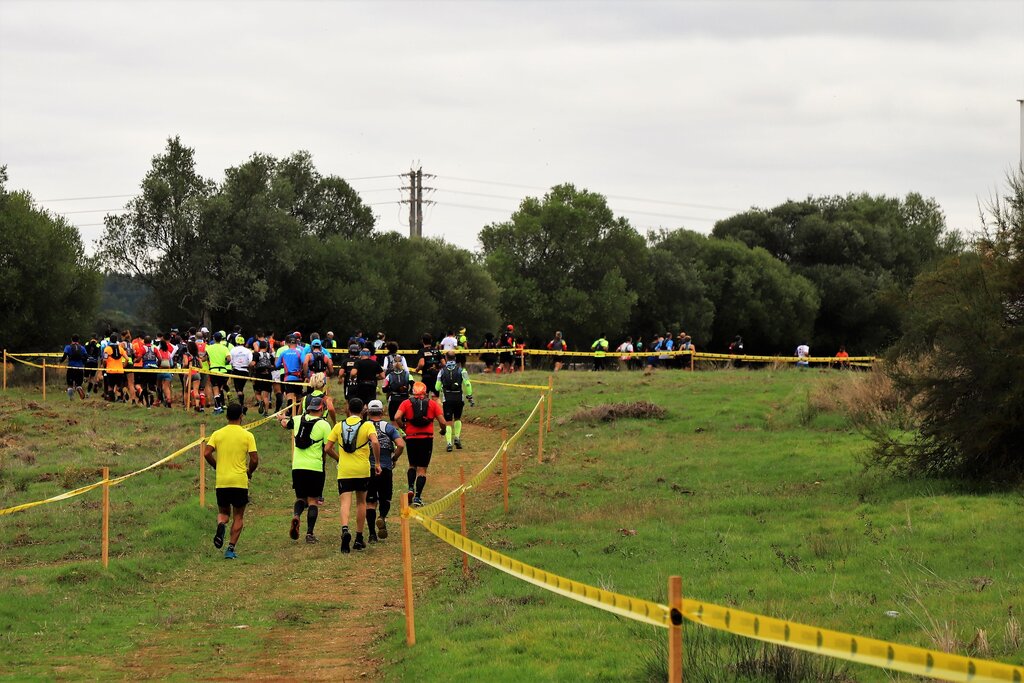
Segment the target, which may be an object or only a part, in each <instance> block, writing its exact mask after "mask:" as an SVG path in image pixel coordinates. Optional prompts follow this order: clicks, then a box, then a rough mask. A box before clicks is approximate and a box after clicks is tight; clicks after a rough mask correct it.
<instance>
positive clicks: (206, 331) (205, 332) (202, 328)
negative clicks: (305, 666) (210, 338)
mask: <svg viewBox="0 0 1024 683" xmlns="http://www.w3.org/2000/svg"><path fill="white" fill-rule="evenodd" d="M199 331H200V332H202V333H203V334H210V330H209V329H208V328H206V327H201V328H199Z"/></svg>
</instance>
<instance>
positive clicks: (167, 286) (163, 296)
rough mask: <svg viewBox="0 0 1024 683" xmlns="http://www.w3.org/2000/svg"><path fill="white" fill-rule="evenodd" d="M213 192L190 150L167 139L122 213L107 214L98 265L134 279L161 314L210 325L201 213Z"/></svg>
mask: <svg viewBox="0 0 1024 683" xmlns="http://www.w3.org/2000/svg"><path fill="white" fill-rule="evenodd" d="M213 191H214V184H213V182H212V181H210V180H207V179H206V178H203V177H201V176H200V175H199V174H198V173H197V172H196V164H195V151H194V150H193V149H192V148H190V147H186V146H184V145H183V144H182V143H181V139H180V138H179V137H174V138H169V139H168V140H167V147H166V149H165V151H164V153H163V154H159V155H157V156H155V157H153V163H152V167H151V168H150V170H149V171H148V172H147V173H146V176H145V178H143V180H142V185H141V193H140V195H139V196H137V197H135V198H133V199H132V200H130V201H129V202H128V204H127V205H126V211H125V212H124V213H122V214H117V215H113V214H111V215H107V216H106V217H105V218H104V219H103V223H104V229H103V235H102V237H101V238H100V240H99V242H98V244H97V245H96V246H97V251H96V256H97V259H98V260H99V263H100V264H101V265H102V266H103V267H105V268H106V269H107V270H109V271H110V272H113V273H119V274H123V275H130V276H134V277H136V278H137V279H138V280H139V281H140V282H142V283H143V284H145V285H146V286H148V287H149V288H150V289H151V290H152V291H153V292H154V293H155V294H156V296H157V298H158V302H159V303H160V304H161V309H162V316H161V317H162V318H163V319H164V320H166V319H168V316H171V315H173V316H175V317H174V318H172V319H174V320H178V319H180V318H179V317H177V316H178V315H179V314H180V313H182V312H183V313H185V314H186V315H188V316H189V317H190V318H192V319H201V320H203V321H204V322H205V323H206V324H209V323H210V314H211V310H212V309H211V308H209V307H208V306H207V305H206V303H205V302H204V301H203V298H202V296H201V294H202V293H203V292H207V291H211V290H212V289H214V288H215V287H216V286H217V281H216V279H215V277H214V276H213V275H212V274H211V273H210V269H209V259H210V257H211V255H212V254H211V249H212V248H213V247H214V245H213V243H212V242H211V241H210V240H209V239H208V235H207V234H206V233H205V232H204V230H203V224H202V217H203V211H204V209H205V208H206V203H207V201H209V199H210V197H211V195H212V194H213Z"/></svg>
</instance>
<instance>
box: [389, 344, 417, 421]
mask: <svg viewBox="0 0 1024 683" xmlns="http://www.w3.org/2000/svg"><path fill="white" fill-rule="evenodd" d="M411 389H412V379H411V378H410V377H409V371H408V370H407V369H406V367H405V361H404V360H403V359H402V357H401V356H396V358H395V360H394V362H392V363H391V366H390V368H389V370H388V373H387V375H386V376H385V377H384V386H383V390H384V394H385V395H386V396H387V397H388V419H390V420H392V421H393V420H394V419H395V413H397V412H398V406H400V405H402V403H403V402H404V401H405V400H406V399H408V398H409V391H410V390H411Z"/></svg>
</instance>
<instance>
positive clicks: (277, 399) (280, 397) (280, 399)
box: [274, 394, 284, 413]
mask: <svg viewBox="0 0 1024 683" xmlns="http://www.w3.org/2000/svg"><path fill="white" fill-rule="evenodd" d="M282 403H284V394H274V412H275V413H276V412H278V411H279V410H281V404H282Z"/></svg>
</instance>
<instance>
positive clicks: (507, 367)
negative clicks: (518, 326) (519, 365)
mask: <svg viewBox="0 0 1024 683" xmlns="http://www.w3.org/2000/svg"><path fill="white" fill-rule="evenodd" d="M498 348H499V349H500V351H499V353H498V361H499V362H500V363H501V371H502V372H504V373H505V374H508V373H510V372H512V360H513V358H512V351H513V350H514V349H515V348H516V335H515V327H514V326H512V325H508V326H507V327H506V328H505V331H504V332H502V333H501V337H500V338H499V339H498Z"/></svg>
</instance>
